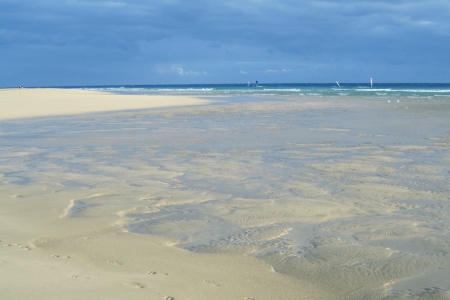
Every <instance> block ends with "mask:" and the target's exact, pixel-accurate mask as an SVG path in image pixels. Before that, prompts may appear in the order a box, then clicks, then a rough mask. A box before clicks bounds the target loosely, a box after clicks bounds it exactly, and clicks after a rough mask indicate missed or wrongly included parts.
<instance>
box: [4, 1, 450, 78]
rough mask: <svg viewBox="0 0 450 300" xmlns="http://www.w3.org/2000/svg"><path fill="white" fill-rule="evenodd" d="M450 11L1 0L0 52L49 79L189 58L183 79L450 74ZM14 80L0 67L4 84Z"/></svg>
mask: <svg viewBox="0 0 450 300" xmlns="http://www.w3.org/2000/svg"><path fill="white" fill-rule="evenodd" d="M449 19H450V2H448V1H446V0H431V1H429V0H427V1H425V0H416V1H407V0H398V1H376V0H375V1H356V0H342V1H335V0H328V1H313V0H305V1H302V2H301V3H300V4H299V2H298V1H294V0H280V1H268V0H258V1H256V0H239V1H238V0H228V1H222V2H217V1H212V0H193V1H188V2H187V1H180V0H159V1H147V0H121V1H113V0H110V1H99V0H90V1H87V0H59V1H57V0H39V1H38V0H29V1H16V0H14V1H12V0H3V1H1V2H0V45H1V47H0V55H2V57H8V58H9V59H8V62H6V61H5V60H2V62H0V67H8V68H15V69H16V70H18V69H23V70H26V69H27V68H28V69H30V68H29V66H30V65H33V66H36V70H38V69H42V70H45V71H44V72H41V74H40V75H39V76H31V74H30V78H38V77H39V78H40V79H39V80H42V82H43V83H45V82H48V83H49V84H53V83H54V82H55V83H57V82H62V81H63V80H66V79H64V76H62V77H61V76H60V75H59V74H60V73H63V72H62V71H61V72H60V73H58V72H59V71H58V72H55V73H58V76H56V75H52V74H53V73H52V72H51V70H62V69H65V70H66V72H67V73H69V72H71V70H73V68H76V69H84V70H91V69H92V67H93V66H95V69H96V70H100V71H99V72H100V73H99V74H100V75H98V77H95V78H93V77H90V76H79V78H80V79H79V80H81V81H82V80H86V83H89V82H93V81H96V80H100V81H101V76H102V74H109V73H110V72H111V70H113V71H114V72H115V73H117V75H115V76H116V77H114V78H116V79H114V80H118V81H123V80H132V79H133V80H134V81H136V80H138V79H141V78H145V80H162V79H161V77H157V76H159V75H160V73H159V72H158V71H156V70H157V69H158V68H159V67H164V68H166V69H169V70H170V69H171V67H172V66H174V65H175V66H177V65H182V66H188V67H186V69H184V68H183V72H182V73H183V74H180V73H178V74H179V75H183V76H181V77H183V78H186V77H188V76H187V75H197V76H198V77H200V76H199V75H204V74H205V73H204V72H206V73H207V74H208V76H207V77H208V78H209V79H210V80H219V81H227V80H233V78H235V77H233V76H235V75H233V74H240V75H246V74H245V73H240V71H241V70H244V71H245V72H247V73H252V72H258V70H266V74H268V75H269V74H270V75H273V76H276V75H277V76H278V77H271V78H275V79H277V78H279V79H280V80H287V79H289V78H292V79H291V80H294V78H298V77H288V76H294V73H296V72H293V71H292V72H282V71H280V70H282V69H283V68H285V69H286V70H289V69H292V70H301V66H302V65H305V64H308V65H309V64H316V65H321V66H322V65H324V66H327V65H328V66H329V68H330V69H329V70H331V69H333V68H334V66H336V68H337V69H340V70H342V72H346V73H348V74H351V73H352V74H354V76H355V77H356V76H358V75H357V74H359V71H355V68H354V67H353V66H354V65H357V64H358V63H360V65H361V66H362V65H366V64H369V65H372V67H371V68H372V69H373V70H372V71H374V70H379V72H384V70H383V69H382V68H386V67H389V68H395V67H396V66H398V68H400V66H401V65H402V66H404V67H405V68H406V67H408V68H411V69H414V70H417V71H416V74H417V76H421V78H429V75H430V76H431V75H432V72H431V71H430V72H431V74H428V75H427V74H425V73H423V72H422V75H420V72H419V71H418V70H419V68H421V67H423V65H424V64H426V65H428V66H431V67H427V68H429V69H430V70H432V69H433V68H440V70H442V68H445V70H447V71H448V73H450V70H449V68H450V58H448V55H447V53H448V52H449V51H450V45H449V43H448V42H446V41H447V40H448V37H449V35H450V22H449V21H448V20H449ZM32 49H46V50H45V51H44V50H42V51H41V50H38V52H37V53H33V51H35V50H32ZM46 53H47V54H46ZM37 56H39V60H36V59H37ZM55 56H56V57H57V58H58V59H55ZM64 57H66V60H65V61H64ZM11 60H12V61H11ZM39 61H42V64H41V65H40V66H39V67H38V65H39ZM52 61H58V62H60V61H61V62H63V63H64V66H65V67H63V66H61V65H56V62H55V63H52ZM350 61H351V63H349V62H350ZM43 62H45V65H44V63H43ZM243 64H247V65H251V64H253V65H254V67H252V68H250V67H249V68H247V67H245V69H244V68H243V67H242V65H243ZM432 66H434V67H433V68H432ZM447 66H448V67H447ZM149 70H155V71H154V73H151V72H150V71H149ZM186 70H204V71H201V72H197V71H186ZM271 70H272V71H275V70H278V72H272V71H271ZM11 72H13V71H11ZM14 72H16V71H15V70H14ZM190 72H192V73H190ZM299 72H300V71H299ZM80 73H81V71H80ZM121 73H122V74H127V77H125V75H124V76H123V77H120V74H121ZM441 73H444V74H445V73H446V72H445V71H442V72H441ZM130 74H131V77H130V76H129V75H130ZM133 74H135V75H134V77H133ZM289 74H290V75H289ZM281 75H283V76H287V77H280V76H281ZM297 75H298V74H297ZM24 76H25V75H24ZM432 76H434V75H432ZM449 76H450V75H449ZM75 77H76V76H75ZM73 78H74V77H73V76H70V79H69V78H68V79H67V80H66V81H65V82H71V80H72V81H73ZM82 78H84V79H82ZM202 78H204V77H202ZM18 79H19V78H17V77H11V76H7V75H0V80H2V81H5V82H10V81H11V80H15V81H17V80H18ZM323 80H325V77H324V79H323ZM418 80H419V79H418ZM449 80H450V78H449ZM118 83H122V82H118Z"/></svg>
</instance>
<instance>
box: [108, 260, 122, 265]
mask: <svg viewBox="0 0 450 300" xmlns="http://www.w3.org/2000/svg"><path fill="white" fill-rule="evenodd" d="M108 262H109V263H110V264H114V265H117V266H121V265H122V263H120V262H118V261H117V260H113V259H108Z"/></svg>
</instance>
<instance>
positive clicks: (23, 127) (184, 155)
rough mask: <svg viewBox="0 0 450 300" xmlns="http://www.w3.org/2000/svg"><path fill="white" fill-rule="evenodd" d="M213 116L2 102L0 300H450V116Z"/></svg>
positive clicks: (156, 107)
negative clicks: (5, 108) (4, 106)
mask: <svg viewBox="0 0 450 300" xmlns="http://www.w3.org/2000/svg"><path fill="white" fill-rule="evenodd" d="M68 95H69V96H68ZM121 97H123V98H121ZM31 100H33V101H35V102H36V103H38V104H39V105H37V106H36V105H35V104H36V103H35V102H33V103H32V101H31ZM221 100H222V101H224V100H223V99H221ZM58 101H64V103H68V102H70V105H65V104H64V105H60V106H59V105H58V104H55V103H57V102H58ZM67 101H68V102H67ZM211 102H212V100H211V101H206V100H201V99H196V98H195V97H189V98H187V97H182V96H179V97H178V96H177V97H176V96H171V97H166V96H128V95H127V96H125V95H113V94H107V93H99V92H95V93H94V92H85V91H68V90H58V89H48V90H46V89H43V90H3V91H0V105H2V108H3V105H7V107H8V110H9V112H14V113H6V112H5V111H4V110H3V109H2V113H1V114H0V145H1V148H0V160H1V164H0V208H1V209H0V266H1V267H0V279H1V280H0V297H1V298H2V299H3V298H4V299H25V298H33V299H54V298H55V299H84V298H87V297H89V298H94V299H124V298H128V299H176V300H178V299H242V300H245V299H247V300H248V299H254V300H261V299H449V298H450V279H449V278H450V226H449V224H450V222H449V221H450V216H449V212H450V204H449V199H450V187H449V185H448V182H449V179H450V174H449V171H450V151H449V146H450V134H449V131H448V130H449V128H450V126H449V125H450V121H449V120H450V109H449V108H450V104H449V103H447V102H445V101H444V102H410V103H407V104H404V103H403V102H396V101H391V102H379V101H373V100H371V99H360V98H357V99H356V98H352V99H351V98H340V99H338V100H337V99H336V98H326V97H321V98H318V97H316V98H313V97H289V98H288V97H286V98H283V99H269V98H265V99H263V100H261V101H249V102H238V101H229V102H226V103H221V104H215V105H206V104H208V103H211ZM106 104H107V105H106ZM110 104H111V105H110ZM29 105H30V106H29ZM31 105H35V106H34V108H33V109H31ZM189 105H192V106H189ZM169 106H171V108H170V109H169V108H168V107H169ZM177 106H178V107H177ZM25 107H26V108H27V109H25ZM105 107H108V109H105ZM68 108H70V109H68Z"/></svg>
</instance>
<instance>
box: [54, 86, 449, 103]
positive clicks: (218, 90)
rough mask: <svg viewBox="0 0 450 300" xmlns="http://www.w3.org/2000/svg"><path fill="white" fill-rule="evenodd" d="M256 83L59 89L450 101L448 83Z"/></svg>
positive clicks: (199, 94)
mask: <svg viewBox="0 0 450 300" xmlns="http://www.w3.org/2000/svg"><path fill="white" fill-rule="evenodd" d="M339 85H340V87H338V85H337V83H259V84H258V85H256V84H255V83H249V84H179V85H102V86H74V87H69V86H67V87H62V88H70V89H82V90H97V91H108V92H114V93H127V94H152V95H195V96H275V97H276V96H319V97H320V96H324V97H330V96H331V97H364V96H366V97H371V98H375V99H380V100H386V99H389V98H393V97H396V98H409V99H413V100H425V101H426V100H434V101H441V100H445V101H447V100H450V83H374V84H373V86H372V87H370V83H340V84H339Z"/></svg>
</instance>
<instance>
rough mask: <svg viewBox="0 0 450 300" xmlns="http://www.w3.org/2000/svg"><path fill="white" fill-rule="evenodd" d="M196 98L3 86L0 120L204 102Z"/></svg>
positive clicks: (0, 98)
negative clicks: (5, 87)
mask: <svg viewBox="0 0 450 300" xmlns="http://www.w3.org/2000/svg"><path fill="white" fill-rule="evenodd" d="M207 103H209V101H207V100H201V99H198V98H195V97H180V96H177V97H173V96H153V95H119V94H112V93H106V92H97V91H85V90H68V89H0V105H1V108H2V109H1V110H0V120H8V119H18V118H30V117H43V116H60V115H75V114H84V113H96V112H107V111H119V110H135V109H149V108H161V107H173V106H185V105H186V106H187V105H202V104H203V105H205V104H207Z"/></svg>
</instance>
